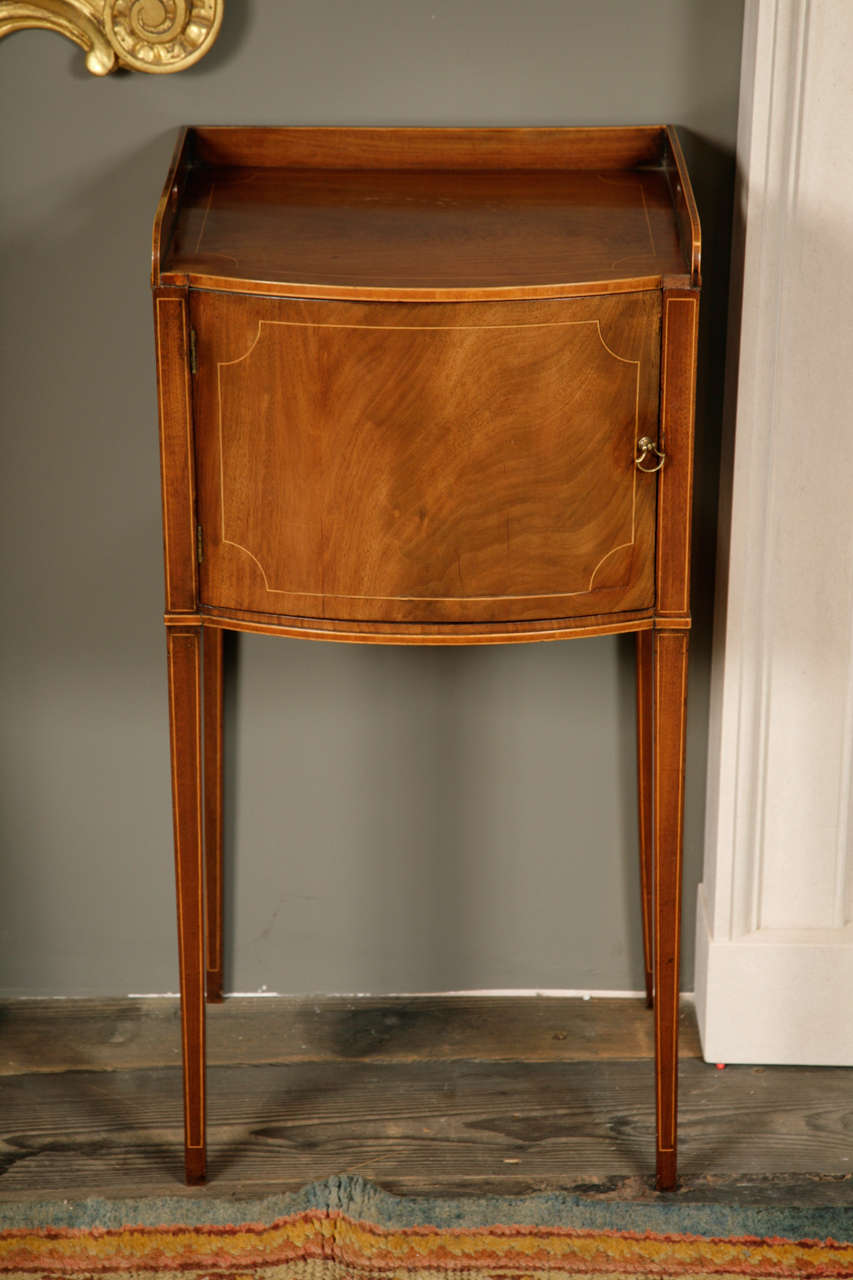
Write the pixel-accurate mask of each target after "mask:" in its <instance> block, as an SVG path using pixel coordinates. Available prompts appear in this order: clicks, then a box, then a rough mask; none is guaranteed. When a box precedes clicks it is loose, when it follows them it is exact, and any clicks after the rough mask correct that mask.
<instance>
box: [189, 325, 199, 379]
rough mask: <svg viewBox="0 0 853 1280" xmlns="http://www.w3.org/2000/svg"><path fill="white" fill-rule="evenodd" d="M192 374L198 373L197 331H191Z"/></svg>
mask: <svg viewBox="0 0 853 1280" xmlns="http://www.w3.org/2000/svg"><path fill="white" fill-rule="evenodd" d="M190 373H198V352H197V349H196V342H195V329H190Z"/></svg>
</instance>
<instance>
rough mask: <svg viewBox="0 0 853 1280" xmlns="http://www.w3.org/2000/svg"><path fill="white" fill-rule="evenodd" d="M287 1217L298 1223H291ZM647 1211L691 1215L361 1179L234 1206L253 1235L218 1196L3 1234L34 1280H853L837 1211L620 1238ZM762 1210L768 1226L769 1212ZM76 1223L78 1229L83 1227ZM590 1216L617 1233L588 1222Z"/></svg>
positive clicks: (88, 1210) (6, 1247)
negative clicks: (819, 1229)
mask: <svg viewBox="0 0 853 1280" xmlns="http://www.w3.org/2000/svg"><path fill="white" fill-rule="evenodd" d="M288 1201H289V1202H290V1203H288ZM282 1208H283V1209H290V1210H291V1212H284V1213H282V1214H279V1213H277V1210H278V1209H282ZM639 1208H642V1209H644V1210H645V1209H648V1210H649V1213H650V1214H651V1217H652V1219H653V1220H655V1221H656V1223H657V1225H658V1226H661V1225H664V1226H665V1225H666V1219H667V1218H669V1220H670V1222H671V1225H672V1226H675V1225H676V1223H677V1222H678V1221H679V1219H681V1218H683V1215H684V1210H685V1208H689V1206H678V1205H672V1206H670V1205H667V1204H658V1205H650V1206H637V1205H630V1206H629V1205H622V1206H620V1205H619V1204H616V1203H608V1204H604V1205H602V1204H592V1203H590V1202H582V1201H581V1202H579V1201H578V1199H577V1198H576V1197H569V1196H565V1197H562V1196H559V1195H542V1196H529V1197H521V1198H519V1199H517V1200H514V1199H511V1198H495V1199H491V1200H480V1201H470V1200H465V1199H459V1200H418V1199H415V1198H411V1199H409V1198H406V1199H402V1198H398V1197H395V1196H389V1195H387V1194H386V1193H384V1192H382V1191H379V1190H378V1189H377V1188H375V1187H372V1186H370V1185H369V1184H367V1183H364V1182H362V1181H361V1180H360V1179H358V1178H353V1177H341V1178H332V1179H329V1180H328V1181H327V1182H325V1183H317V1184H314V1185H313V1186H312V1187H310V1188H306V1189H305V1191H303V1192H301V1193H299V1194H298V1195H297V1196H294V1197H281V1198H278V1199H277V1200H267V1201H256V1202H253V1203H239V1202H238V1203H234V1202H232V1203H231V1206H230V1216H231V1217H236V1216H238V1214H237V1213H236V1212H235V1211H236V1210H238V1209H239V1211H240V1212H239V1216H240V1217H245V1220H244V1221H241V1222H239V1223H231V1222H228V1221H227V1206H225V1205H224V1203H223V1202H218V1201H212V1200H210V1199H207V1198H206V1197H205V1198H201V1199H198V1200H192V1201H191V1200H188V1199H184V1200H173V1201H163V1202H160V1204H159V1208H158V1207H155V1205H154V1204H150V1203H149V1204H145V1203H144V1202H124V1203H123V1202H120V1201H112V1202H108V1201H89V1202H86V1203H85V1204H83V1205H79V1206H73V1205H71V1204H68V1203H66V1204H65V1205H64V1206H61V1205H52V1206H48V1205H43V1206H37V1207H35V1208H33V1207H32V1206H31V1207H30V1208H29V1209H28V1210H27V1213H28V1215H29V1216H30V1217H31V1218H32V1219H33V1221H32V1222H31V1223H30V1224H26V1223H22V1224H20V1225H6V1226H4V1227H3V1229H2V1231H0V1275H2V1276H4V1277H12V1278H15V1277H20V1278H21V1280H24V1277H26V1280H33V1277H34V1276H36V1277H39V1278H40V1280H59V1278H60V1277H62V1280H90V1278H91V1280H94V1277H98V1280H119V1278H121V1280H134V1278H135V1277H139V1280H142V1278H143V1277H144V1278H145V1280H214V1277H226V1276H227V1277H230V1280H249V1278H251V1280H374V1278H376V1280H379V1278H380V1277H382V1278H387V1280H403V1277H405V1278H406V1280H449V1278H452V1280H527V1278H528V1277H529V1278H530V1280H539V1278H540V1277H541V1278H542V1280H546V1278H547V1280H581V1277H590V1276H596V1277H599V1280H644V1278H645V1277H652V1276H655V1277H661V1276H665V1277H690V1278H691V1280H706V1278H707V1280H711V1277H713V1278H714V1280H727V1278H728V1277H731V1278H732V1280H733V1278H734V1277H740V1276H752V1277H790V1278H791V1280H794V1278H795V1280H805V1278H806V1277H833V1278H839V1277H847V1278H848V1280H849V1278H850V1277H853V1220H851V1216H853V1210H851V1211H847V1210H845V1209H835V1210H832V1211H831V1214H832V1215H834V1217H832V1218H830V1219H825V1220H824V1219H818V1221H817V1225H820V1224H821V1223H822V1222H824V1221H826V1222H827V1223H828V1222H833V1223H834V1224H835V1225H836V1226H837V1227H838V1228H840V1231H839V1232H837V1233H836V1238H835V1239H833V1238H831V1237H829V1236H824V1237H823V1238H810V1239H809V1238H795V1237H793V1236H792V1237H789V1238H785V1237H784V1236H781V1235H766V1234H715V1233H714V1231H713V1222H714V1219H715V1216H716V1215H719V1213H720V1212H722V1213H723V1215H724V1218H727V1219H728V1220H729V1221H732V1220H733V1215H735V1217H736V1216H737V1214H738V1213H740V1214H741V1216H743V1214H744V1213H746V1212H747V1211H745V1210H731V1209H729V1210H719V1209H713V1210H711V1209H710V1208H709V1207H705V1208H708V1209H709V1213H710V1217H709V1216H708V1213H705V1215H704V1216H703V1215H702V1214H701V1213H700V1215H699V1217H698V1218H697V1217H696V1214H695V1213H694V1214H693V1217H694V1219H695V1221H694V1224H693V1225H699V1226H701V1227H705V1228H709V1227H710V1228H711V1230H707V1229H706V1230H703V1231H701V1232H698V1233H697V1232H682V1231H677V1230H675V1231H673V1230H670V1231H665V1230H664V1231H662V1230H651V1229H649V1230H644V1231H638V1230H636V1229H632V1230H619V1229H618V1226H617V1225H616V1224H617V1223H618V1221H619V1218H620V1217H632V1218H633V1217H635V1216H636V1213H637V1210H638V1209H639ZM694 1208H695V1207H694ZM699 1208H700V1209H702V1208H703V1207H702V1206H699ZM158 1212H159V1215H160V1217H161V1218H162V1219H163V1221H162V1222H159V1223H158V1222H156V1221H155V1219H156V1217H157V1216H158ZM752 1212H753V1214H755V1213H757V1214H759V1219H760V1218H761V1212H760V1211H759V1210H754V1211H752ZM791 1212H792V1211H782V1210H778V1209H772V1210H767V1211H766V1215H769V1217H768V1218H767V1221H768V1222H770V1221H771V1220H772V1221H775V1222H776V1224H777V1225H778V1223H779V1222H782V1223H784V1220H785V1215H786V1214H787V1215H788V1217H789V1221H790V1222H791V1225H792V1226H794V1227H795V1228H796V1227H797V1226H798V1225H801V1224H804V1223H806V1222H807V1220H808V1219H807V1218H804V1219H802V1220H801V1222H799V1221H797V1220H796V1214H795V1216H794V1218H791V1217H790V1214H791ZM802 1212H803V1213H805V1214H806V1215H808V1214H809V1213H811V1215H812V1218H811V1221H812V1224H813V1225H814V1224H815V1219H814V1212H815V1211H802ZM820 1212H821V1211H818V1213H820ZM152 1215H153V1216H152ZM495 1215H497V1216H495ZM661 1215H663V1216H661ZM75 1216H76V1217H77V1219H78V1224H77V1225H71V1223H72V1222H73V1220H74V1217H75ZM223 1216H225V1217H226V1220H221V1219H222V1218H223ZM688 1216H689V1215H688ZM10 1217H14V1214H10V1213H9V1212H8V1210H7V1211H6V1212H5V1213H2V1214H0V1222H2V1221H3V1219H4V1218H5V1220H6V1221H7V1222H8V1221H9V1220H10ZM584 1217H586V1218H587V1219H595V1218H598V1219H600V1220H603V1221H598V1222H594V1221H588V1222H587V1223H586V1224H584V1223H583V1222H582V1221H581V1220H582V1219H583V1218H584ZM63 1218H65V1221H64V1222H63V1221H62V1219H63ZM145 1218H148V1219H149V1221H148V1223H146V1222H145V1221H144V1219H145ZM182 1218H183V1219H184V1220H183V1221H182V1220H181V1219H182ZM205 1218H207V1219H213V1220H208V1221H205V1220H204V1219H205ZM81 1219H82V1221H81ZM215 1219H220V1220H218V1221H217V1220H215ZM120 1220H121V1221H120ZM603 1223H606V1225H603ZM759 1225H761V1224H760V1222H759ZM848 1229H849V1230H848ZM839 1235H841V1236H849V1237H851V1238H848V1239H847V1240H844V1239H843V1238H838V1237H839Z"/></svg>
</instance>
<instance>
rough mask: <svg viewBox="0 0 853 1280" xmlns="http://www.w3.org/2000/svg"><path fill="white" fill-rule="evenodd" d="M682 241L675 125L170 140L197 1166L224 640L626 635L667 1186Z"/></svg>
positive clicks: (680, 651) (167, 479)
mask: <svg viewBox="0 0 853 1280" xmlns="http://www.w3.org/2000/svg"><path fill="white" fill-rule="evenodd" d="M699 255H700V236H699V224H698V218H697V214H696V207H695V203H694V200H693V196H692V193H691V189H690V183H689V179H688V176H687V172H686V170H685V166H684V161H683V158H682V155H681V151H680V148H679V144H678V141H677V138H676V135H675V133H674V132H673V130H672V129H670V128H665V127H649V128H624V129H622V128H615V129H614V128H607V129H598V128H588V129H351V128H344V129H334V128H333V129H328V128H325V129H320V128H303V129H286V128H196V129H187V130H184V131H183V133H182V134H181V137H180V140H179V143H178V147H177V150H176V152H175V156H174V160H173V163H172V167H171V169H170V172H169V175H168V178H167V180H166V184H165V187H164V189H163V195H162V198H161V201H160V205H159V207H158V211H157V217H156V222H155V227H154V246H153V286H154V311H155V326H156V342H157V370H158V392H159V408H160V432H161V436H160V439H161V451H162V481H163V527H164V542H165V563H166V619H165V621H166V634H167V652H168V683H169V711H170V725H171V751H172V786H173V809H174V831H175V860H176V869H177V896H178V924H179V948H180V971H181V997H182V1027H183V1052H184V1079H185V1108H186V1110H185V1119H186V1172H187V1178H188V1180H190V1181H199V1180H201V1179H203V1177H204V1173H205V1096H204V1095H205V1089H204V1083H205V1037H204V1002H205V997H206V998H207V999H208V1000H219V999H221V998H222V937H221V935H222V868H221V859H222V850H221V843H222V632H223V630H236V631H262V632H265V633H272V634H279V635H288V636H302V637H305V638H306V639H313V640H337V641H347V642H355V643H372V644H438V645H441V644H500V643H504V644H507V643H519V642H530V641H546V640H561V639H568V638H570V637H576V636H588V635H603V634H610V633H616V632H629V631H630V632H636V633H637V709H638V718H637V725H638V775H639V786H638V793H639V827H640V859H641V878H642V889H643V895H642V898H643V917H644V920H643V923H644V942H645V959H646V982H647V994H648V1000H649V1003H650V1004H651V1003H652V1002H653V1003H654V1009H655V1013H654V1017H655V1020H656V1082H657V1176H658V1184H659V1186H661V1187H663V1188H669V1187H672V1186H673V1185H674V1182H675V1174H676V1085H677V1027H678V952H679V911H680V874H681V871H680V869H681V843H682V836H681V826H682V801H683V774H684V727H685V682H686V673H687V641H688V632H689V628H690V613H689V597H688V569H689V544H690V518H691V469H692V451H693V397H694V380H695V357H696V330H697V313H698V299H699Z"/></svg>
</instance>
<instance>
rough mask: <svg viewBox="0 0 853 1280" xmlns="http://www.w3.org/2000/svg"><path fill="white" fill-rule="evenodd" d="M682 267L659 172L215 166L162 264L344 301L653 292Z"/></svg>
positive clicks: (198, 279)
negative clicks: (635, 286) (596, 290)
mask: <svg viewBox="0 0 853 1280" xmlns="http://www.w3.org/2000/svg"><path fill="white" fill-rule="evenodd" d="M684 271H685V262H684V255H683V253H682V249H681V247H680V243H679V234H678V227H677V224H676V221H675V219H674V218H673V213H672V199H671V194H670V189H669V184H668V179H667V176H666V174H665V173H664V172H663V171H662V170H654V169H653V170H632V171H628V172H618V171H613V170H604V171H602V170H597V171H586V170H579V171H576V172H559V171H555V170H546V171H542V172H539V171H536V172H524V171H499V172H490V171H476V172H468V173H464V172H463V173H458V172H452V173H451V172H443V171H435V172H433V171H430V172H422V171H418V170H408V171H407V170H375V171H370V170H366V171H363V172H357V171H356V172H353V171H347V170H332V171H310V170H308V171H302V170H283V169H271V168H221V169H207V168H205V169H200V170H196V171H192V172H191V173H190V176H189V181H188V183H187V188H186V193H185V195H184V198H183V201H182V204H181V210H180V215H179V217H178V219H177V222H176V225H175V231H174V234H173V236H172V239H171V244H170V248H169V252H168V255H167V257H166V259H165V262H164V272H165V273H166V275H167V276H169V277H174V278H183V277H186V278H187V279H188V280H190V281H191V282H192V283H195V284H201V283H202V282H203V280H204V279H205V278H207V282H208V283H209V278H210V277H215V278H217V279H218V280H219V281H220V285H219V287H223V285H224V286H225V287H227V284H225V282H226V281H228V280H230V281H232V282H233V281H240V282H243V283H244V282H245V281H247V280H253V281H259V282H264V283H265V285H273V284H275V285H279V284H280V285H286V287H287V292H288V293H289V294H291V295H294V294H301V293H307V294H311V293H315V292H318V291H320V290H325V291H326V292H330V293H332V294H333V296H335V295H337V296H339V297H347V296H355V297H358V296H361V297H364V296H365V290H370V291H371V293H372V295H375V296H381V295H382V294H387V295H389V296H393V297H400V296H407V297H408V296H413V295H414V294H416V293H417V292H419V291H424V290H426V291H431V292H433V293H435V294H436V295H437V296H443V295H444V293H446V292H448V291H450V292H452V293H454V294H455V295H457V296H458V295H459V293H460V291H468V290H472V289H473V290H478V291H482V292H485V293H487V294H489V295H494V294H495V293H496V292H498V293H499V292H500V291H501V290H503V291H504V292H508V293H509V294H510V295H511V294H512V291H513V290H516V289H537V290H538V291H540V292H543V293H549V292H550V293H556V294H564V293H565V292H566V291H567V290H569V291H575V290H578V291H587V292H588V291H589V285H590V284H591V283H595V284H601V283H602V282H610V283H611V284H619V285H620V287H621V288H625V287H629V286H627V285H626V282H627V281H636V280H637V279H639V280H642V281H643V286H642V287H644V288H653V287H655V286H657V285H659V284H660V281H661V278H662V277H663V276H664V275H669V274H676V275H677V274H678V273H683V272H684ZM620 282H621V284H620ZM232 287H233V286H232ZM317 287H319V288H317ZM581 287H583V288H581Z"/></svg>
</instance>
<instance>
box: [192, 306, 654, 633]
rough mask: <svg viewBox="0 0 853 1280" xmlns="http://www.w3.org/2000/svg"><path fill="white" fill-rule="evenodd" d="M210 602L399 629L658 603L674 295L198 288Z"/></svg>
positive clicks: (198, 421) (200, 459)
mask: <svg viewBox="0 0 853 1280" xmlns="http://www.w3.org/2000/svg"><path fill="white" fill-rule="evenodd" d="M191 312H192V324H193V327H194V329H195V331H196V353H197V356H196V359H197V373H196V376H195V378H194V400H195V428H196V431H195V439H196V451H197V469H198V502H199V521H200V523H201V525H202V528H203V540H204V561H203V564H202V567H201V599H202V603H203V604H204V605H209V606H218V607H221V608H225V609H243V610H250V611H253V612H257V613H267V614H288V615H296V616H301V617H313V618H336V619H342V620H353V621H356V620H361V621H371V620H374V621H385V622H429V623H441V622H445V623H454V622H460V623H461V622H479V621H483V622H485V621H513V620H524V619H536V618H561V617H578V616H582V615H584V614H596V613H605V612H612V611H618V610H628V609H642V608H645V607H650V606H651V605H652V604H653V600H654V520H655V495H656V489H657V483H656V478H655V477H654V476H652V475H644V474H643V473H642V472H639V471H637V469H636V468H635V466H634V458H635V454H636V444H637V440H638V439H639V438H640V437H641V436H644V435H648V436H651V438H652V439H655V440H656V439H657V419H658V394H659V388H658V372H659V349H660V332H659V330H660V294H659V293H658V292H648V293H635V294H622V295H611V296H599V297H592V298H575V299H568V300H565V301H544V302H541V301H530V302H500V303H489V302H486V303H483V302H479V303H357V302H334V301H297V300H286V299H285V300H281V299H272V298H258V297H249V296H239V295H227V294H218V293H214V292H196V293H193V294H192V295H191Z"/></svg>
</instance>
